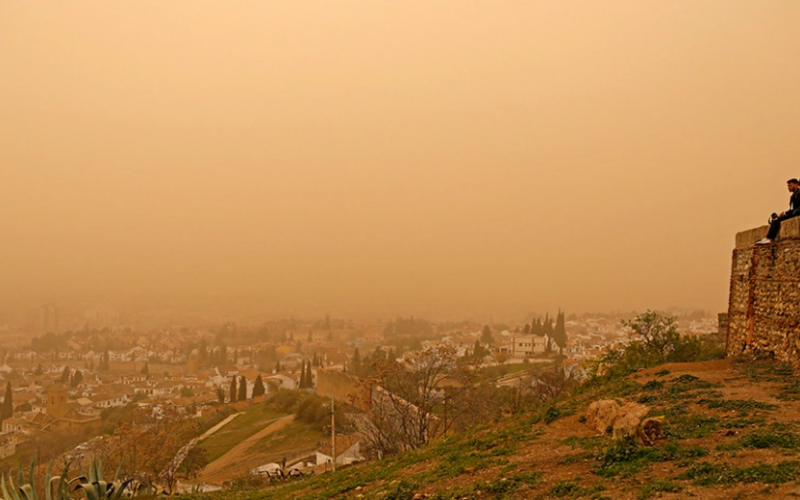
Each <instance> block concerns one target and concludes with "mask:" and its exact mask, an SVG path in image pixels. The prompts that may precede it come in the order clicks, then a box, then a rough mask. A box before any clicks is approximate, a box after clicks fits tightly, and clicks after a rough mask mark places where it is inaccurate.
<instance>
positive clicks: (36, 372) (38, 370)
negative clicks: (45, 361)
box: [33, 364, 44, 376]
mask: <svg viewBox="0 0 800 500" xmlns="http://www.w3.org/2000/svg"><path fill="white" fill-rule="evenodd" d="M33 374H34V375H36V376H39V375H44V370H43V369H42V365H41V364H38V365H36V369H35V370H33Z"/></svg>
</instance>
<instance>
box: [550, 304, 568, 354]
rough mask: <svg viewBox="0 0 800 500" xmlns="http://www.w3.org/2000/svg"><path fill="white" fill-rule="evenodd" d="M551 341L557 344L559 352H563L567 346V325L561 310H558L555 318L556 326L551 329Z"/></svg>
mask: <svg viewBox="0 0 800 500" xmlns="http://www.w3.org/2000/svg"><path fill="white" fill-rule="evenodd" d="M553 341H554V342H555V343H556V345H557V346H558V349H559V353H560V354H563V353H564V348H565V347H567V327H566V319H565V315H564V313H563V312H559V313H558V317H557V318H556V326H555V328H554V329H553Z"/></svg>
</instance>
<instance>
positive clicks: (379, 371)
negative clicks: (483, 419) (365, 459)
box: [356, 344, 480, 454]
mask: <svg viewBox="0 0 800 500" xmlns="http://www.w3.org/2000/svg"><path fill="white" fill-rule="evenodd" d="M373 367H374V369H375V373H376V375H375V376H374V377H373V378H371V379H368V380H366V381H365V382H364V384H365V385H366V386H367V387H366V389H367V390H365V391H363V393H364V394H366V395H367V396H366V397H368V398H369V401H367V402H361V404H360V405H359V406H360V407H362V408H365V409H366V414H365V416H364V418H361V419H358V420H357V421H356V422H357V424H360V425H359V429H360V431H361V434H362V436H364V438H365V439H366V440H367V441H368V444H369V445H370V446H371V447H373V448H375V449H377V450H379V451H380V453H381V454H392V453H396V452H399V451H403V450H408V449H416V448H419V447H420V446H423V445H425V444H427V443H428V442H429V441H430V440H431V439H433V438H435V437H437V436H439V435H442V434H444V433H446V432H447V431H448V429H450V428H452V427H453V426H454V425H455V424H456V422H458V421H459V419H460V418H461V416H462V415H464V414H465V413H467V412H469V411H470V408H471V406H472V404H474V403H475V402H474V401H471V398H470V397H469V396H471V395H472V393H473V391H474V387H475V385H476V383H477V380H478V376H479V372H480V371H479V367H478V364H477V362H474V360H473V362H472V363H469V362H464V361H461V362H459V360H458V358H457V356H456V349H455V347H454V346H452V345H447V344H439V345H437V346H435V347H430V348H427V349H424V350H422V351H418V352H414V353H408V354H406V356H405V357H404V358H403V360H402V362H397V361H395V360H379V361H378V362H376V363H375V364H374V365H373Z"/></svg>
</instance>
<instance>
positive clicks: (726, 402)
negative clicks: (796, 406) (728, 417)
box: [706, 399, 778, 414]
mask: <svg viewBox="0 0 800 500" xmlns="http://www.w3.org/2000/svg"><path fill="white" fill-rule="evenodd" d="M706 405H707V406H708V407H709V408H711V409H719V410H723V411H737V412H739V413H742V414H747V413H749V412H751V411H754V410H765V411H773V410H777V409H778V405H774V404H769V403H762V402H761V401H755V400H753V399H748V400H743V399H712V400H709V401H707V402H706Z"/></svg>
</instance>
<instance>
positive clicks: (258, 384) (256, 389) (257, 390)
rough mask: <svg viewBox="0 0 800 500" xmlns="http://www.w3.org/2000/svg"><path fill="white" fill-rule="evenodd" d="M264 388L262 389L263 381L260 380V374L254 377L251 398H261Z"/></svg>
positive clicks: (264, 391) (264, 392)
mask: <svg viewBox="0 0 800 500" xmlns="http://www.w3.org/2000/svg"><path fill="white" fill-rule="evenodd" d="M266 392H267V391H266V388H265V387H264V380H263V379H262V378H261V374H260V373H259V374H258V376H257V377H256V380H255V382H253V397H254V398H255V397H257V396H263V395H264V394H266Z"/></svg>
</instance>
